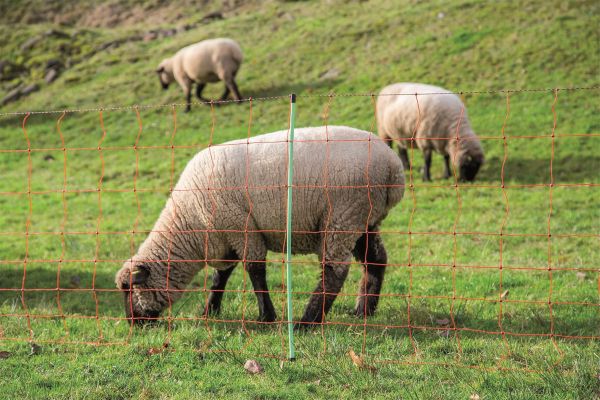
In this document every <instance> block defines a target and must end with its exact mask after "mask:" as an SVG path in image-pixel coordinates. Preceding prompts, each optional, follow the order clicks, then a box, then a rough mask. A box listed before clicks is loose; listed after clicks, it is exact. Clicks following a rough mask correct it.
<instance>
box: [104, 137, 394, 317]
mask: <svg viewBox="0 0 600 400" xmlns="http://www.w3.org/2000/svg"><path fill="white" fill-rule="evenodd" d="M296 140H297V143H296V144H295V145H294V185H295V187H294V191H293V219H292V221H293V231H294V235H293V240H292V251H293V252H294V253H295V254H310V253H312V254H317V255H318V256H319V259H320V260H324V267H323V273H322V276H321V277H319V280H318V284H317V287H316V288H315V289H314V294H313V295H312V296H311V298H310V300H309V302H308V305H307V307H306V309H305V312H304V316H303V317H302V320H301V321H302V323H304V324H307V325H311V324H313V323H320V322H322V321H323V319H324V317H325V314H326V313H327V312H328V310H329V309H330V308H331V305H332V303H333V301H334V300H335V298H336V296H337V294H338V293H339V292H340V290H341V289H342V285H343V284H344V281H345V279H346V276H347V275H348V269H349V261H350V258H351V257H352V256H353V255H354V257H355V259H356V260H358V261H360V262H362V263H364V268H363V278H362V281H361V284H360V295H359V297H358V300H357V303H356V308H355V314H356V315H358V316H364V315H371V314H373V313H374V312H375V309H376V307H377V303H378V300H379V293H380V290H381V285H382V282H383V276H384V272H385V267H386V264H387V255H386V252H385V248H384V246H383V241H382V239H381V236H380V235H379V233H378V227H379V224H380V223H381V222H382V220H383V219H384V218H385V216H386V215H387V213H388V211H389V210H390V209H391V208H392V207H393V206H394V205H396V204H397V203H398V202H399V201H400V199H401V198H402V196H403V194H404V175H403V173H402V163H401V162H400V159H399V158H398V157H397V156H396V155H395V154H394V153H393V151H392V150H391V149H390V148H389V147H388V146H387V145H386V144H385V143H384V142H383V141H381V140H380V139H379V138H378V137H376V136H373V135H372V134H370V133H368V132H365V131H361V130H358V129H354V128H349V127H343V126H329V127H317V128H302V129H297V130H296ZM326 140H327V141H326ZM286 141H287V131H279V132H274V133H270V134H266V135H262V136H257V137H253V138H250V139H249V143H247V141H246V139H244V140H238V141H234V142H229V143H226V144H225V145H218V146H212V147H210V148H208V149H205V150H203V151H201V152H199V153H198V154H196V156H195V157H194V158H193V159H192V160H191V161H190V162H189V163H188V165H187V166H186V168H185V169H184V171H183V173H182V174H181V177H180V179H179V182H178V183H177V185H176V186H175V188H174V190H173V192H172V195H171V197H170V198H169V200H168V201H167V204H166V206H165V208H164V210H163V211H162V213H161V215H160V217H159V218H158V221H157V222H156V224H155V226H154V228H153V229H152V232H151V233H150V234H149V236H148V237H147V238H146V240H145V241H144V242H143V243H142V245H141V246H140V248H139V250H138V252H137V254H136V255H135V256H134V257H133V258H132V259H130V260H128V261H127V262H125V264H124V265H123V268H121V269H120V270H119V271H118V273H117V274H116V278H115V280H116V284H117V287H118V288H119V289H121V290H123V292H124V296H125V310H126V315H127V317H128V318H130V319H131V320H132V321H134V322H136V323H141V322H144V321H145V320H148V319H155V318H157V317H158V316H159V315H160V313H161V311H163V310H164V309H165V308H167V307H169V305H170V304H172V303H173V302H175V301H176V300H178V299H179V298H180V297H181V296H182V295H183V292H182V291H183V290H184V289H185V288H186V287H187V286H188V284H189V283H190V282H191V281H192V279H193V277H194V276H195V275H196V273H197V272H198V271H199V270H200V269H201V268H202V267H204V266H205V265H210V266H212V267H214V268H215V272H214V274H213V284H212V287H211V288H210V295H209V297H208V303H207V305H206V306H205V313H218V312H219V310H220V307H221V299H222V297H223V290H224V289H225V285H226V284H227V280H228V279H229V277H230V275H231V273H232V272H233V270H234V268H235V266H236V264H237V263H238V260H244V262H245V270H246V271H248V274H249V277H250V280H251V282H252V285H253V287H254V291H255V294H256V297H257V300H258V309H259V317H258V318H259V320H260V321H266V322H271V321H274V320H275V319H276V313H275V308H274V307H273V304H272V302H271V299H270V297H269V292H268V288H267V281H266V263H265V262H264V260H265V259H266V256H267V251H268V250H271V251H276V252H281V251H283V249H284V248H285V227H286V201H287V200H286V199H287V188H286V182H287V143H286ZM325 171H327V173H325ZM209 188H210V190H209ZM367 228H368V230H367ZM367 231H368V233H367ZM323 253H324V254H323ZM193 260H196V261H193ZM198 260H199V261H198ZM204 260H205V261H204ZM325 293H326V294H325Z"/></svg>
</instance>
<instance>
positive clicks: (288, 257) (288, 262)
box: [285, 93, 296, 361]
mask: <svg viewBox="0 0 600 400" xmlns="http://www.w3.org/2000/svg"><path fill="white" fill-rule="evenodd" d="M295 122H296V94H295V93H292V94H291V95H290V134H289V138H288V183H287V189H288V191H287V230H286V237H285V243H286V254H285V273H286V285H285V286H286V290H287V318H288V342H289V359H290V361H293V360H295V359H296V350H295V348H294V322H293V316H292V181H293V177H294V124H295Z"/></svg>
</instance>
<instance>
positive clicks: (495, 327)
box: [0, 266, 600, 339]
mask: <svg viewBox="0 0 600 400" xmlns="http://www.w3.org/2000/svg"><path fill="white" fill-rule="evenodd" d="M93 276H94V274H93V272H92V271H77V270H70V271H63V272H62V273H61V279H60V287H61V289H62V290H60V291H58V290H56V285H57V282H56V270H51V269H46V268H44V267H37V268H36V267H31V266H30V268H28V270H27V275H26V280H25V297H24V299H25V303H26V306H27V309H28V310H29V311H30V312H32V313H33V314H45V315H50V314H57V313H61V314H62V313H64V314H65V315H67V316H68V315H70V314H73V315H75V314H77V315H84V316H94V315H96V314H97V313H99V314H100V315H103V316H115V317H123V316H124V309H123V295H122V293H121V292H119V291H117V290H115V286H114V274H113V272H112V271H97V272H96V279H95V286H94V287H95V288H96V289H98V290H96V291H93V290H91V288H92V280H93ZM22 278H23V271H22V269H21V270H19V269H17V268H15V269H13V270H7V271H4V272H3V274H2V276H1V277H0V289H14V290H0V307H2V308H3V312H2V313H3V314H10V313H12V314H22V313H23V312H24V310H23V306H22V292H21V284H22ZM103 289H105V290H103ZM106 289H108V290H106ZM194 299H195V296H191V294H188V299H186V298H185V297H184V298H183V299H182V300H180V301H179V302H178V303H175V304H173V307H172V314H171V315H172V317H174V318H176V320H174V321H172V324H171V327H170V328H171V329H173V330H178V329H179V328H181V327H184V326H187V327H190V326H192V327H194V328H198V329H203V328H204V327H206V326H207V325H208V326H209V327H210V328H217V329H219V330H223V331H229V332H230V333H239V332H240V331H246V332H256V333H269V332H273V333H274V332H277V331H280V330H281V331H282V332H283V333H284V334H285V333H286V332H287V321H285V320H283V317H282V315H278V320H277V321H276V322H273V323H261V322H258V321H256V318H257V317H258V314H257V310H256V309H255V304H249V308H248V309H247V310H246V311H245V312H244V311H242V310H241V309H240V307H239V304H238V305H230V307H235V309H236V311H235V312H232V310H233V308H230V309H229V310H228V309H227V304H223V307H224V309H223V311H222V314H221V315H220V316H210V317H209V318H208V320H205V319H201V315H200V314H197V315H195V313H196V311H193V310H198V311H197V312H198V313H199V312H200V310H202V309H203V307H202V305H201V303H203V300H200V299H198V300H199V301H194V304H193V308H192V309H190V307H184V305H185V303H186V302H187V301H189V300H194ZM188 306H189V304H188ZM59 308H60V310H61V311H60V310H59ZM59 311H60V312H59ZM351 311H352V309H351V308H349V307H345V306H341V307H340V306H338V307H334V310H333V313H332V314H331V315H330V318H329V319H328V321H331V323H330V324H326V325H325V329H324V331H325V333H326V334H327V335H330V334H332V335H336V334H348V333H351V334H355V333H357V332H358V333H362V331H363V329H366V331H367V334H368V335H380V334H385V335H386V336H390V335H391V336H392V337H393V338H398V339H400V338H403V337H406V335H408V327H407V324H408V315H407V310H406V307H405V306H404V305H398V306H397V307H395V306H394V307H392V308H390V306H389V305H388V306H387V307H386V308H384V309H381V310H379V312H378V313H377V314H376V315H375V316H374V317H370V318H369V319H368V320H367V321H366V323H367V326H366V327H365V326H364V325H363V323H364V320H363V319H362V318H356V317H353V316H351V315H349V314H350V313H351ZM594 311H595V308H594V307H589V306H585V307H584V306H581V305H577V306H576V305H560V304H559V305H555V306H554V310H553V312H554V315H553V316H551V315H550V312H549V310H548V306H547V305H545V304H537V303H535V304H534V303H532V304H519V303H507V304H505V306H504V312H503V318H502V325H503V326H502V329H504V330H505V331H506V332H512V333H516V334H548V333H549V332H550V330H551V325H552V322H551V321H552V320H553V323H554V332H555V333H556V334H558V335H570V336H595V335H597V334H598V329H597V326H600V320H599V319H598V315H597V314H595V313H594ZM190 313H191V314H190ZM279 314H280V313H279ZM177 318H183V319H182V320H177ZM242 319H243V323H242ZM410 321H411V326H412V327H413V329H412V330H413V332H419V333H427V334H428V335H431V337H448V336H449V335H452V334H453V331H452V325H451V322H450V319H449V315H448V309H447V307H446V306H443V305H437V306H436V305H434V304H428V303H427V302H414V303H413V304H412V307H411V315H410ZM454 321H455V324H456V326H457V327H459V328H464V329H467V330H477V331H481V332H482V334H484V335H490V336H494V335H498V332H499V331H500V330H501V328H500V326H499V323H498V305H497V304H494V303H488V302H469V303H468V304H467V303H465V304H460V305H459V306H458V307H457V309H456V310H455V313H454ZM369 324H371V326H369ZM168 325H169V324H168V322H167V317H166V314H165V313H163V316H162V318H161V319H160V320H159V321H157V322H155V323H153V324H151V326H152V327H153V328H154V329H167V327H168ZM320 331H321V326H319V325H317V326H316V327H315V328H314V329H306V330H301V331H300V332H298V334H299V335H310V334H313V333H315V332H320ZM462 333H463V332H461V334H462Z"/></svg>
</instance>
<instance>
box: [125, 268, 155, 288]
mask: <svg viewBox="0 0 600 400" xmlns="http://www.w3.org/2000/svg"><path fill="white" fill-rule="evenodd" d="M149 276H150V271H148V268H147V267H145V266H144V265H138V266H137V267H135V268H133V269H132V271H131V284H132V285H143V284H144V283H146V281H147V280H148V277H149ZM128 283H129V282H128Z"/></svg>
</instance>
